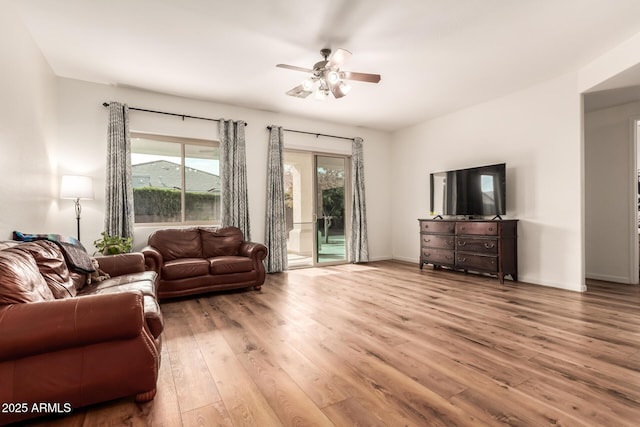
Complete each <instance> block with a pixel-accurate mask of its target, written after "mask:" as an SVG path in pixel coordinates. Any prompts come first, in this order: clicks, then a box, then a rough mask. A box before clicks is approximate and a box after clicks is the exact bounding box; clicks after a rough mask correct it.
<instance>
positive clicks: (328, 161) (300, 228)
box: [284, 150, 349, 268]
mask: <svg viewBox="0 0 640 427" xmlns="http://www.w3.org/2000/svg"><path fill="white" fill-rule="evenodd" d="M348 164H349V163H348V157H346V156H339V155H327V154H316V153H312V152H306V151H289V150H285V152H284V182H285V199H286V212H287V230H288V240H287V248H288V251H289V259H288V261H289V268H297V267H311V266H315V265H327V264H336V263H344V262H347V243H346V237H345V236H347V231H348V228H347V227H348V225H349V224H348V221H347V218H349V216H348V215H347V203H346V200H348V199H347V190H348V188H347V185H346V183H347V182H349V176H348V174H349V170H348Z"/></svg>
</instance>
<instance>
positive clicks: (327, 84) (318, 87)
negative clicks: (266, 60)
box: [276, 49, 380, 99]
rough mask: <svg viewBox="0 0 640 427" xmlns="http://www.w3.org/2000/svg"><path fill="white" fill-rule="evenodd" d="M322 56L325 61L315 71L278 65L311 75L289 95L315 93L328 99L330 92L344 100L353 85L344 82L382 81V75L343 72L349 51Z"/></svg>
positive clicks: (317, 63)
mask: <svg viewBox="0 0 640 427" xmlns="http://www.w3.org/2000/svg"><path fill="white" fill-rule="evenodd" d="M320 55H322V56H323V57H324V60H322V61H319V62H316V63H315V65H314V66H313V69H310V68H303V67H296V66H295V65H287V64H278V65H276V67H280V68H287V69H289V70H295V71H302V72H305V73H310V74H311V76H310V77H309V78H308V79H306V80H304V81H303V82H302V83H301V84H299V85H298V86H296V87H294V88H293V89H291V90H289V91H288V92H287V95H290V96H296V97H298V98H306V97H307V96H309V95H311V94H312V93H315V96H316V98H318V99H326V98H327V97H328V96H329V92H331V93H332V94H333V96H334V97H336V98H342V97H343V96H345V95H346V94H347V93H349V91H350V90H351V85H349V84H348V83H345V82H344V80H357V81H361V82H367V83H378V82H379V81H380V74H368V73H355V72H353V71H341V70H340V66H341V65H342V64H344V63H345V62H346V61H347V59H349V57H350V56H351V52H349V51H348V50H345V49H338V50H336V51H335V52H334V53H333V55H332V54H331V49H322V50H321V51H320Z"/></svg>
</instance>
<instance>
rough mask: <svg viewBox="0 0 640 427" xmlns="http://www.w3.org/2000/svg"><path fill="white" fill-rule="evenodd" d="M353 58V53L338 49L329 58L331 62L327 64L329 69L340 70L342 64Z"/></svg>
mask: <svg viewBox="0 0 640 427" xmlns="http://www.w3.org/2000/svg"><path fill="white" fill-rule="evenodd" d="M350 57H351V52H349V51H348V50H345V49H338V50H336V51H335V52H333V54H332V55H331V58H329V62H327V67H329V68H333V69H336V68H340V66H341V65H342V64H344V63H345V62H346V61H347V59H349V58H350Z"/></svg>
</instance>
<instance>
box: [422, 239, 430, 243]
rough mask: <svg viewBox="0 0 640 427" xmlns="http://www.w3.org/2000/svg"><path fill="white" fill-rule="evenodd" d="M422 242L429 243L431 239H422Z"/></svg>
mask: <svg viewBox="0 0 640 427" xmlns="http://www.w3.org/2000/svg"><path fill="white" fill-rule="evenodd" d="M422 241H423V242H425V243H429V242H430V241H431V239H422Z"/></svg>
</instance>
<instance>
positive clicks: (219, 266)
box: [209, 256, 253, 274]
mask: <svg viewBox="0 0 640 427" xmlns="http://www.w3.org/2000/svg"><path fill="white" fill-rule="evenodd" d="M209 265H210V269H211V274H230V273H245V272H247V271H251V270H253V260H252V259H251V258H247V257H243V256H219V257H215V258H209Z"/></svg>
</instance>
